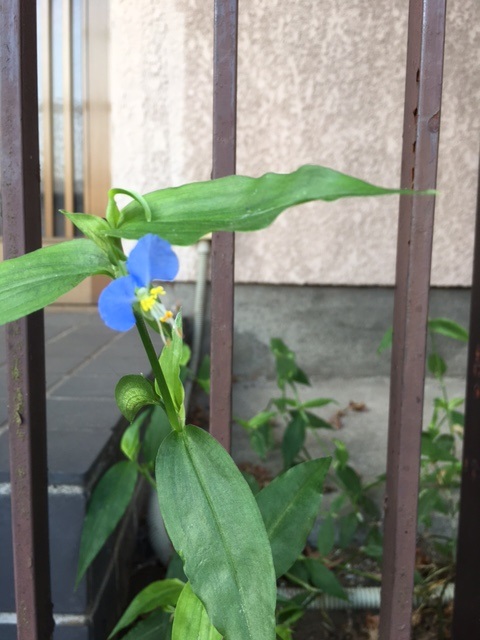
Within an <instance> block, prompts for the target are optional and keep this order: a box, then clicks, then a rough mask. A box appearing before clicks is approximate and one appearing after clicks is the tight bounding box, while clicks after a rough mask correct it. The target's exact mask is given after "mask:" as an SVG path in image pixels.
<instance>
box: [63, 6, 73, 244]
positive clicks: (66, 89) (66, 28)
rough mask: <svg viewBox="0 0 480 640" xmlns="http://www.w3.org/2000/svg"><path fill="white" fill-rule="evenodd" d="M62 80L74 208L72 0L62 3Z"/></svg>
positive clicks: (67, 182) (67, 202) (68, 227)
mask: <svg viewBox="0 0 480 640" xmlns="http://www.w3.org/2000/svg"><path fill="white" fill-rule="evenodd" d="M62 23H63V24H62V26H63V29H62V37H63V43H62V81H63V83H62V84H63V143H64V164H65V167H64V194H65V199H64V207H65V209H66V210H67V211H73V210H74V206H75V205H74V169H73V79H72V74H73V53H72V0H63V5H62ZM65 237H66V238H73V224H72V222H71V221H70V220H68V219H67V218H65Z"/></svg>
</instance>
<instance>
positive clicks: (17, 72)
mask: <svg viewBox="0 0 480 640" xmlns="http://www.w3.org/2000/svg"><path fill="white" fill-rule="evenodd" d="M35 7H36V3H35V2H24V1H22V0H15V1H14V0H2V1H1V4H0V13H1V15H0V18H1V19H0V42H1V51H0V54H1V59H2V64H1V65H0V67H1V86H2V92H1V105H0V107H1V108H0V118H1V127H0V130H1V136H2V139H1V143H2V146H1V154H0V155H1V174H2V178H1V187H0V190H1V193H2V207H3V213H4V218H3V220H4V222H3V233H4V249H5V251H4V255H5V258H13V257H15V256H17V255H19V254H22V253H27V252H29V251H32V250H34V249H37V248H39V247H40V246H41V220H40V184H39V183H40V180H39V159H38V156H39V150H38V99H37V66H36V64H37V61H36V15H35ZM44 355H45V354H44V329H43V313H42V312H38V313H35V314H32V315H30V316H28V317H27V318H23V319H22V320H18V321H16V322H12V323H10V324H9V325H8V327H7V364H8V370H9V374H10V375H9V439H10V479H11V485H12V528H13V540H14V545H13V546H14V569H15V600H16V609H17V640H48V639H49V638H51V636H52V632H53V619H52V605H51V602H50V569H49V548H48V501H47V451H46V415H45V414H46V412H45V357H44Z"/></svg>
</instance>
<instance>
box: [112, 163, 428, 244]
mask: <svg viewBox="0 0 480 640" xmlns="http://www.w3.org/2000/svg"><path fill="white" fill-rule="evenodd" d="M398 193H411V192H410V191H400V190H398V189H384V188H382V187H376V186H374V185H372V184H369V183H367V182H363V181H361V180H358V179H357V178H353V177H351V176H348V175H345V174H343V173H339V172H338V171H334V170H333V169H327V168H325V167H320V166H314V165H305V166H303V167H300V168H299V169H297V171H294V172H293V173H290V174H275V173H267V174H265V175H264V176H262V177H260V178H247V177H244V176H228V177H226V178H219V179H217V180H209V181H207V182H196V183H193V184H187V185H184V186H181V187H176V188H169V189H162V190H159V191H154V192H152V193H149V194H147V195H146V196H145V200H146V202H147V203H148V205H149V207H150V210H151V212H152V221H151V222H150V223H148V222H146V221H145V219H144V214H143V210H142V207H141V206H140V205H139V204H138V203H136V202H132V203H130V204H129V205H128V206H127V207H125V208H124V209H122V211H121V215H122V217H123V219H122V221H121V223H120V224H119V228H118V229H112V230H111V231H110V232H109V233H110V234H111V235H116V236H118V237H121V238H132V239H138V238H141V237H142V236H143V235H145V234H146V233H156V234H157V235H159V236H161V237H162V238H165V239H166V240H168V241H169V242H171V243H172V244H180V245H186V244H193V243H194V242H196V241H197V240H199V238H201V237H202V236H203V235H205V234H206V233H210V232H212V231H255V230H257V229H263V228H265V227H267V226H268V225H269V224H271V223H272V222H273V221H274V220H275V218H276V217H277V216H278V215H279V214H280V213H281V212H282V211H284V210H285V209H287V208H289V207H292V206H294V205H298V204H302V203H303V202H310V201H313V200H325V201H332V200H337V199H338V198H347V197H353V196H379V195H388V194H398ZM425 193H426V192H425ZM429 193H433V192H431V191H430V192H429Z"/></svg>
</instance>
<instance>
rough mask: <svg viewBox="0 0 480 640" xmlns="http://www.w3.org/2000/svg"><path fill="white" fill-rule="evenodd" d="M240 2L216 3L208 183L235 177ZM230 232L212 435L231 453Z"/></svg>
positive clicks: (215, 273)
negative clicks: (211, 152) (211, 147)
mask: <svg viewBox="0 0 480 640" xmlns="http://www.w3.org/2000/svg"><path fill="white" fill-rule="evenodd" d="M237 34H238V0H215V21H214V69H213V171H212V178H221V177H223V176H227V175H231V174H234V173H235V156H236V124H237ZM234 246H235V238H234V234H233V233H214V234H213V238H212V262H211V265H212V328H211V372H210V376H211V401H210V433H211V434H212V435H213V436H214V437H215V438H217V440H218V441H219V442H220V443H221V444H223V446H224V447H225V448H226V449H227V450H229V449H230V441H231V436H230V424H231V413H232V408H231V405H232V362H233V288H234Z"/></svg>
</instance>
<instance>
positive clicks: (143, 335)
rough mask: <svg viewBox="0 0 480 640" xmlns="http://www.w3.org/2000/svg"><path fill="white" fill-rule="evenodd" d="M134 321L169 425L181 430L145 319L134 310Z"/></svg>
mask: <svg viewBox="0 0 480 640" xmlns="http://www.w3.org/2000/svg"><path fill="white" fill-rule="evenodd" d="M135 322H136V324H137V329H138V333H139V334H140V339H141V341H142V343H143V347H144V349H145V352H146V354H147V357H148V361H149V362H150V366H151V367H152V371H153V375H154V376H155V380H156V381H157V384H158V388H159V389H160V395H161V396H162V399H163V402H164V404H165V412H166V414H167V417H168V420H169V422H170V425H171V427H172V429H175V431H182V425H181V424H180V421H179V419H178V414H177V411H176V409H175V405H174V403H173V400H172V396H171V395H170V390H169V388H168V384H167V381H166V379H165V376H164V374H163V371H162V367H161V366H160V363H159V361H158V358H157V354H156V352H155V347H154V346H153V344H152V341H151V339H150V335H149V333H148V330H147V327H146V325H145V320H144V319H143V317H142V316H141V315H140V314H138V313H136V312H135Z"/></svg>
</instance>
